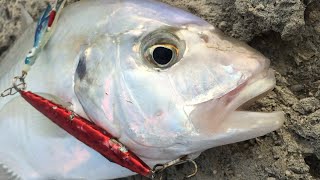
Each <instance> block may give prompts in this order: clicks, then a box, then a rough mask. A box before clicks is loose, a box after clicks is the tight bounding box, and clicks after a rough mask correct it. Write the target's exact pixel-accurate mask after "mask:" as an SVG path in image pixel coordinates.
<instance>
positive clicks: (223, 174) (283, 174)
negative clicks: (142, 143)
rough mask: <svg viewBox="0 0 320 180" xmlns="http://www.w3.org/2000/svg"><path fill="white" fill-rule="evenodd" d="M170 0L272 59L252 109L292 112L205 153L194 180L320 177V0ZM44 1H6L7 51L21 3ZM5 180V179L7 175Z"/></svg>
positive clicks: (169, 175)
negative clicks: (275, 125) (264, 88)
mask: <svg viewBox="0 0 320 180" xmlns="http://www.w3.org/2000/svg"><path fill="white" fill-rule="evenodd" d="M163 1H164V2H167V3H169V4H172V5H174V6H177V7H180V8H182V9H185V10H187V11H190V12H191V13H194V14H196V15H198V16H201V17H202V18H204V19H206V20H208V21H209V22H210V23H212V24H214V25H216V26H217V27H219V28H220V29H221V30H222V31H224V32H225V33H226V34H228V35H230V36H233V37H235V38H237V39H240V40H243V41H246V42H247V43H248V44H250V45H251V46H252V47H254V48H256V49H258V50H260V51H261V52H262V53H263V54H264V55H265V56H267V57H268V58H270V59H271V63H272V67H273V68H274V69H275V70H276V72H277V73H276V76H277V86H276V88H275V89H274V91H272V92H271V93H270V94H269V95H268V96H267V97H265V98H263V99H261V100H259V101H258V102H257V103H255V104H254V105H253V106H252V107H251V109H253V110H256V111H274V110H282V111H284V112H285V114H286V122H285V125H284V127H283V128H281V129H280V130H278V131H276V132H273V133H270V134H268V135H266V136H264V137H260V138H257V139H254V140H249V141H245V142H241V143H237V144H231V145H227V146H222V147H217V148H214V149H211V150H208V151H206V152H204V153H203V154H202V155H201V156H200V157H199V158H198V159H197V160H196V162H197V163H198V165H199V173H198V174H197V175H196V176H195V177H193V178H191V179H201V180H205V179H243V180H251V179H252V180H257V179H266V180H275V179H290V180H291V179H320V69H319V68H320V1H319V0H179V1H178V0H163ZM44 7H45V2H44V1H39V0H28V1H27V0H0V55H1V54H5V52H6V50H8V48H10V46H11V45H12V44H13V43H14V42H15V40H16V39H17V38H18V37H19V35H20V34H21V33H22V32H23V27H24V23H23V22H24V18H23V17H22V15H21V8H24V9H26V10H27V12H28V13H30V14H31V15H32V16H33V18H37V17H38V16H39V13H40V12H42V10H43V9H44ZM190 171H192V166H191V165H189V164H185V165H180V166H177V167H173V168H171V169H169V170H168V171H167V172H166V173H165V174H164V179H183V177H184V176H185V175H186V174H188V173H189V172H190ZM0 179H6V178H5V176H4V175H1V173H0ZM126 179H131V180H133V179H144V178H142V177H140V176H134V177H130V178H126Z"/></svg>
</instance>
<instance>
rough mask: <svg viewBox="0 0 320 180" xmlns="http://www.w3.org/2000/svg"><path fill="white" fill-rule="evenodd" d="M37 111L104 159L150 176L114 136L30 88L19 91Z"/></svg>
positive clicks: (138, 160)
mask: <svg viewBox="0 0 320 180" xmlns="http://www.w3.org/2000/svg"><path fill="white" fill-rule="evenodd" d="M19 92H20V94H21V96H22V97H23V98H24V99H25V100H26V101H27V102H28V103H30V104H31V105H32V106H33V107H34V108H36V109H37V110H38V111H39V112H41V113H42V114H43V115H45V116H46V117H47V118H49V119H50V120H51V121H52V122H54V123H55V124H57V125H58V126H59V127H61V128H62V129H64V130H65V131H67V132H68V133H69V134H71V135H72V136H74V137H75V138H77V139H78V140H80V141H81V142H83V143H84V144H86V145H87V146H89V147H90V148H92V149H94V150H96V151H97V152H99V153H100V154H101V155H102V156H104V157H105V158H107V159H108V160H110V161H112V162H114V163H117V164H119V165H121V166H123V167H125V168H128V169H130V170H131V171H133V172H136V173H138V174H141V175H143V176H145V177H149V178H152V176H153V174H154V173H153V171H152V170H151V169H150V168H149V167H148V165H146V164H145V163H144V162H143V161H142V160H141V159H140V158H139V157H137V156H136V155H135V154H134V153H133V152H131V151H130V150H128V149H127V148H126V147H125V146H124V145H123V144H121V143H120V142H119V141H117V140H116V139H114V138H113V137H112V136H111V135H110V134H109V133H108V132H107V131H105V130H104V129H102V128H100V127H99V126H97V125H95V124H94V123H92V122H90V121H88V120H86V119H85V118H83V117H81V116H78V115H76V114H75V113H73V112H72V111H69V110H67V109H66V108H64V107H62V106H61V105H58V104H56V103H54V102H52V101H50V100H48V99H45V98H43V97H41V96H38V95H36V94H34V93H32V92H26V91H19Z"/></svg>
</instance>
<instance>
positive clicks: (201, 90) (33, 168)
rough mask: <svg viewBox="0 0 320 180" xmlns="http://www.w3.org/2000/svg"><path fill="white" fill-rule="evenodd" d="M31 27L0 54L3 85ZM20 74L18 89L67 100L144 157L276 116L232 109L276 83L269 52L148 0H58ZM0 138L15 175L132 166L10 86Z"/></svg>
mask: <svg viewBox="0 0 320 180" xmlns="http://www.w3.org/2000/svg"><path fill="white" fill-rule="evenodd" d="M32 29H34V27H30V29H28V30H27V32H26V33H25V34H24V35H23V37H21V39H20V40H18V42H17V43H18V44H16V45H15V46H14V47H13V48H12V49H11V51H10V52H9V55H8V56H7V57H6V58H5V59H4V60H2V62H1V64H0V65H1V66H0V89H1V90H2V89H3V90H4V89H6V88H7V87H8V85H9V84H10V80H11V79H12V77H14V76H15V75H18V74H20V72H21V69H22V66H23V58H24V56H25V54H26V53H27V52H28V50H29V49H30V47H31V45H32V37H33V31H32ZM168 57H169V58H168ZM26 81H27V84H28V90H30V91H33V92H35V93H39V94H41V95H43V96H45V97H47V98H49V99H53V100H55V101H57V102H61V103H63V104H64V105H66V106H68V104H70V108H72V109H73V110H74V111H75V112H76V113H78V114H80V115H82V116H84V117H87V118H88V119H90V120H92V121H93V122H95V123H96V124H98V125H100V126H101V127H103V128H105V129H106V130H107V131H108V132H110V133H111V134H112V135H114V136H115V137H117V138H118V139H119V141H121V142H122V143H123V144H125V145H126V146H127V147H128V148H129V149H130V150H132V151H133V152H134V153H136V154H137V155H138V156H139V157H141V158H142V159H143V160H144V161H145V162H146V163H147V164H148V165H149V166H150V167H152V166H154V165H155V164H157V163H165V162H168V161H171V160H173V159H176V158H178V157H180V156H183V155H188V154H192V155H195V156H196V155H198V154H199V153H201V152H202V151H204V150H206V149H209V148H212V147H215V146H220V145H224V144H229V143H234V142H238V141H243V140H247V139H250V138H255V137H258V136H261V135H265V134H267V133H269V132H271V131H274V130H276V129H278V128H279V127H280V126H281V125H282V123H283V121H284V116H283V114H282V113H281V112H273V113H258V112H246V111H237V110H236V109H238V108H239V107H240V106H241V105H242V104H244V103H245V102H247V101H249V100H251V99H253V98H255V97H257V96H259V95H261V94H263V93H265V92H267V91H268V90H270V89H272V88H273V87H274V85H275V79H274V75H273V72H272V70H270V69H269V60H268V59H267V58H265V57H264V56H263V55H261V54H260V53H259V52H257V51H255V50H254V49H252V48H250V47H249V46H248V45H246V44H244V43H242V42H239V41H237V40H234V39H232V38H229V37H226V36H225V35H223V34H222V33H221V32H220V31H219V30H218V29H216V28H215V27H213V26H212V25H210V24H209V23H207V22H205V21H204V20H202V19H200V18H198V17H196V16H194V15H192V14H190V13H187V12H185V11H182V10H180V9H177V8H174V7H171V6H168V5H166V4H162V3H159V2H156V1H151V0H147V1H146V0H123V1H118V0H108V1H107V0H91V1H81V2H78V3H74V4H72V5H70V6H68V7H66V8H65V9H64V11H63V13H62V14H61V17H60V19H59V21H58V24H57V27H56V30H55V32H54V34H53V37H52V38H51V39H50V41H49V43H48V44H47V46H46V47H45V48H44V50H43V51H42V52H41V54H40V56H39V58H38V59H37V62H36V63H35V65H34V66H33V67H32V69H31V71H30V73H29V74H28V76H27V79H26ZM68 102H69V103H68ZM71 104H72V105H71ZM0 144H1V149H0V163H3V164H6V165H7V166H8V167H9V168H11V169H12V170H13V171H14V172H15V173H16V174H18V175H19V176H20V177H21V178H23V179H47V178H56V179H64V178H65V179H70V178H85V179H113V178H119V177H125V176H129V175H132V174H134V173H132V172H130V171H129V170H126V169H124V168H122V167H120V166H118V165H116V164H113V163H111V162H108V161H107V160H105V159H104V158H103V157H102V156H101V155H99V154H98V153H96V152H94V151H93V150H91V149H90V148H88V147H87V146H85V145H83V144H82V143H81V142H79V141H77V140H76V139H75V138H73V137H71V136H70V135H68V134H66V133H65V132H64V131H63V130H61V129H59V128H58V127H56V126H55V125H53V124H52V123H51V122H50V121H49V120H47V119H46V118H45V117H43V116H42V115H41V114H40V113H38V112H37V111H36V110H34V109H33V108H32V107H30V106H29V105H28V104H27V103H25V102H24V101H23V100H22V99H21V98H19V96H18V95H16V96H13V97H6V98H1V99H0Z"/></svg>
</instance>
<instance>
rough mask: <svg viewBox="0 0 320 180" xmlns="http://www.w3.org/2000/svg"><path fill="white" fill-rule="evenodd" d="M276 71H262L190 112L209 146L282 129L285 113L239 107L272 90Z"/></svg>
mask: <svg viewBox="0 0 320 180" xmlns="http://www.w3.org/2000/svg"><path fill="white" fill-rule="evenodd" d="M275 83H276V82H275V77H274V72H273V70H271V69H270V70H267V71H264V72H262V73H260V74H259V75H258V76H257V77H255V78H252V79H249V80H248V81H247V82H245V83H244V84H243V85H242V86H239V87H238V88H237V89H235V90H233V91H231V92H229V93H228V94H226V95H225V96H223V97H222V98H220V99H218V100H211V101H208V102H205V103H202V104H200V105H198V106H197V107H196V108H195V109H194V110H193V111H192V112H191V114H190V118H191V120H192V121H193V124H194V126H195V127H196V129H197V131H198V132H199V137H201V138H202V140H205V139H206V140H208V141H209V143H207V144H206V146H210V147H214V146H220V145H225V144H230V143H235V142H239V141H244V140H248V139H252V138H256V137H259V136H262V135H265V134H267V133H270V132H272V131H274V130H277V129H279V128H280V127H281V126H282V125H283V123H284V121H285V117H284V113H283V112H250V111H242V110H237V109H238V108H239V107H241V106H242V105H243V104H246V103H247V102H248V101H250V100H252V99H256V98H258V97H259V96H262V95H263V94H265V93H267V92H268V91H270V90H272V89H273V88H274V86H275Z"/></svg>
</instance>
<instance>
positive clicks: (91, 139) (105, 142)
mask: <svg viewBox="0 0 320 180" xmlns="http://www.w3.org/2000/svg"><path fill="white" fill-rule="evenodd" d="M65 2H66V0H57V1H56V2H55V4H54V6H53V7H52V6H51V5H50V4H49V5H48V6H47V8H46V10H45V11H44V13H43V14H42V16H41V17H40V19H39V21H38V23H37V28H36V32H35V37H34V44H33V47H32V49H31V50H30V52H29V53H28V55H27V56H26V58H25V61H24V63H25V66H24V68H23V70H22V75H21V76H17V77H15V78H14V79H13V86H12V87H10V88H8V89H7V90H5V91H4V92H3V93H2V94H1V97H5V96H8V95H14V94H16V93H20V95H21V96H22V97H23V98H24V99H25V100H26V101H27V102H28V103H29V104H30V105H32V106H33V107H34V108H35V109H37V110H38V111H39V112H41V113H42V114H43V115H45V116H46V117H47V118H48V119H50V120H51V121H52V122H54V123H55V124H56V125H58V126H59V127H61V128H62V129H64V130H65V131H66V132H68V133H69V134H70V135H72V136H74V137H75V138H76V139H78V140H80V141H81V142H83V143H84V144H86V145H87V146H89V147H90V148H92V149H94V150H95V151H97V152H98V153H100V154H101V155H102V156H104V157H105V158H106V159H108V160H110V161H112V162H114V163H117V164H119V165H121V166H123V167H125V168H128V169H130V170H131V171H133V172H136V173H138V174H140V175H143V176H145V177H148V178H155V177H156V176H157V175H158V174H160V173H161V172H163V171H164V170H165V169H166V168H168V167H170V166H174V165H177V164H181V163H185V162H192V163H193V165H194V167H195V171H194V172H193V173H192V174H190V175H188V176H187V177H192V176H194V175H195V174H196V173H197V165H196V163H195V162H194V161H193V160H191V159H189V158H188V156H183V157H180V158H178V159H175V160H173V161H170V162H168V163H166V164H157V165H155V166H154V167H153V169H151V168H150V167H149V166H148V165H147V164H146V163H144V162H143V161H142V160H141V159H140V158H139V157H138V156H136V155H135V154H134V153H133V152H131V151H130V150H128V149H127V148H126V147H125V146H124V145H123V144H122V143H121V142H119V141H118V140H117V139H116V138H114V137H113V136H112V135H111V134H110V133H108V132H107V131H106V130H104V129H102V128H101V127H99V126H97V125H96V124H94V123H92V122H91V121H88V120H87V119H85V118H83V117H81V116H79V115H77V114H76V113H74V112H73V111H71V110H68V109H67V108H65V107H63V106H61V105H59V104H56V103H54V102H52V101H50V100H48V99H45V98H43V97H41V96H39V95H36V94H34V93H32V92H30V91H25V90H26V82H25V78H26V76H27V74H28V72H29V71H30V69H31V66H32V65H33V64H34V63H35V61H36V59H37V58H38V55H39V53H40V52H41V50H42V49H43V47H44V46H45V45H46V44H47V42H48V41H49V39H50V37H51V35H52V32H53V30H52V29H53V28H54V25H55V24H56V22H57V19H58V17H59V15H60V13H61V10H62V8H63V7H64V4H65ZM160 178H161V176H160Z"/></svg>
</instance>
